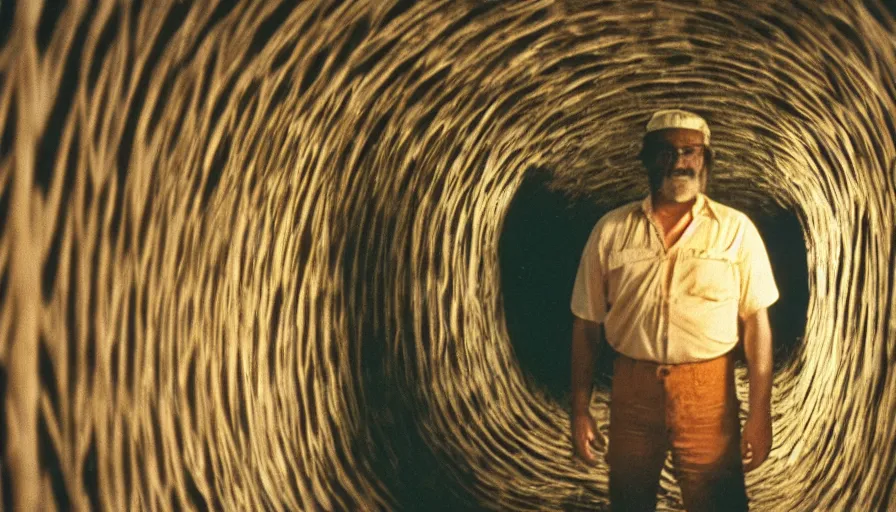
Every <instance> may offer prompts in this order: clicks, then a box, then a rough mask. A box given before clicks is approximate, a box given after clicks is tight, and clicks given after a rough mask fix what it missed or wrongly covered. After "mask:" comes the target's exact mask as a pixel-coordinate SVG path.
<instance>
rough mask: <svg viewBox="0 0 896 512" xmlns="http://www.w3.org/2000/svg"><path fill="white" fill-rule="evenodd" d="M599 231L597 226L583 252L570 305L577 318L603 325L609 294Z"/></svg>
mask: <svg viewBox="0 0 896 512" xmlns="http://www.w3.org/2000/svg"><path fill="white" fill-rule="evenodd" d="M599 231H600V230H599V229H598V226H595V228H594V229H593V230H592V231H591V236H589V237H588V243H586V244H585V249H584V250H583V251H582V259H581V260H580V261H579V270H578V272H577V273H576V281H575V284H574V285H573V288H572V301H571V304H570V308H571V309H572V313H573V314H574V315H575V316H577V317H579V318H582V319H584V320H590V321H592V322H595V323H602V322H603V321H604V317H605V316H606V315H607V292H606V284H605V283H604V273H603V267H602V265H601V256H600V243H599V242H600V237H599Z"/></svg>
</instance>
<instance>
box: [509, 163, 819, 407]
mask: <svg viewBox="0 0 896 512" xmlns="http://www.w3.org/2000/svg"><path fill="white" fill-rule="evenodd" d="M550 180H551V175H550V173H549V172H546V171H541V170H536V169H530V170H529V172H527V174H526V177H525V178H524V180H523V183H522V184H521V186H520V187H519V189H518V190H517V192H516V195H515V196H514V198H513V200H512V202H511V205H510V208H509V211H508V213H507V217H506V220H505V223H504V227H503V231H502V233H501V239H500V242H499V253H500V263H499V264H500V269H501V288H502V292H503V301H504V312H505V319H506V322H507V330H508V334H509V336H510V340H511V343H512V345H513V349H514V351H515V355H516V357H517V360H518V361H519V364H520V367H521V369H522V371H523V373H524V374H525V375H526V376H527V377H528V378H529V379H531V381H532V383H533V384H534V385H535V386H537V387H538V388H540V389H542V390H543V391H545V392H546V393H547V394H548V395H549V396H551V397H553V398H555V399H562V398H563V397H564V396H568V393H569V378H570V362H571V361H570V338H571V335H572V320H573V317H572V313H571V312H570V310H569V298H570V294H571V293H572V285H573V281H574V280H575V275H576V270H577V269H578V264H579V258H580V256H581V252H582V249H583V248H584V246H585V243H586V241H587V239H588V235H589V234H590V232H591V229H592V228H593V226H594V224H595V222H597V220H598V219H599V218H600V217H601V216H603V215H604V214H605V213H607V212H609V211H610V210H612V209H613V208H615V207H616V206H620V205H622V204H624V203H625V202H627V201H628V199H624V200H622V199H620V200H619V201H615V202H612V203H609V202H608V205H607V206H600V205H598V204H597V203H596V202H594V201H593V200H590V199H588V198H583V199H570V198H569V196H568V195H567V194H565V193H564V192H563V191H559V190H552V189H551V187H550V186H549V182H550ZM710 196H711V197H713V199H715V200H717V201H720V202H722V203H725V202H726V201H725V199H724V197H721V199H720V196H719V194H713V193H712V192H710ZM745 213H746V214H747V215H749V216H750V218H751V219H752V220H753V222H754V223H755V224H756V227H757V229H758V230H759V232H760V234H761V235H762V238H763V240H764V241H765V244H766V248H767V250H768V254H769V259H770V260H771V264H772V268H773V271H774V275H775V281H776V283H777V285H778V289H779V291H780V294H781V297H780V299H779V300H778V302H777V303H775V304H774V305H773V306H772V307H771V308H770V309H769V319H770V322H771V325H772V332H773V336H774V344H775V353H774V362H775V370H776V371H779V370H780V369H781V368H783V367H784V366H785V365H786V364H787V363H788V362H789V361H790V360H791V358H792V357H793V356H794V354H795V353H796V351H797V349H798V348H799V346H800V344H801V343H802V339H803V335H804V331H805V325H806V314H807V310H808V303H809V290H808V269H807V265H806V256H807V253H806V244H805V241H804V238H803V234H802V228H801V226H800V223H799V220H798V218H797V216H796V215H795V214H794V213H793V212H791V211H788V210H785V209H780V210H778V211H776V212H773V213H769V212H760V211H745ZM603 354H606V352H604V353H603ZM741 357H742V354H741ZM611 364H612V359H611V357H607V356H606V355H602V356H601V357H599V359H598V362H597V368H596V372H595V373H596V381H597V384H598V385H599V386H602V387H609V383H610V375H611Z"/></svg>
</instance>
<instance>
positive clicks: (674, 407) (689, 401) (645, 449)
mask: <svg viewBox="0 0 896 512" xmlns="http://www.w3.org/2000/svg"><path fill="white" fill-rule="evenodd" d="M738 409H739V405H738V400H737V396H736V394H735V387H734V357H733V355H732V354H731V353H729V354H727V355H724V356H722V357H719V358H716V359H712V360H709V361H701V362H698V363H687V364H677V365H661V364H657V363H651V362H646V361H638V360H635V359H630V358H627V357H625V356H622V355H620V356H618V357H617V358H616V361H615V363H614V366H613V391H612V398H611V402H610V436H609V437H610V439H609V443H610V445H609V451H608V453H607V461H608V463H609V465H610V505H611V509H612V510H614V511H638V512H641V511H647V510H649V511H652V510H655V509H656V499H657V497H656V494H657V490H658V487H659V475H660V471H661V470H662V467H663V464H664V462H665V460H666V451H667V450H669V449H671V450H672V460H673V464H674V467H675V474H676V477H677V479H678V483H679V485H680V486H681V495H682V500H683V501H684V506H685V508H686V509H687V510H688V511H690V512H697V511H704V510H705V511H710V510H712V511H715V510H719V511H725V512H736V511H745V510H747V495H746V490H745V486H744V474H743V468H742V465H741V457H740V422H739V421H738Z"/></svg>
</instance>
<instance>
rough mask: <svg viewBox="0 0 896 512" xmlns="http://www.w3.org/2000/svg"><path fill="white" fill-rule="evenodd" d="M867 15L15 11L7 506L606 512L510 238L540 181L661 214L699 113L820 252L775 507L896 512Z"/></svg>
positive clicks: (887, 153) (478, 0) (626, 7)
mask: <svg viewBox="0 0 896 512" xmlns="http://www.w3.org/2000/svg"><path fill="white" fill-rule="evenodd" d="M865 4H866V5H863V4H862V3H859V2H828V3H824V5H821V3H819V2H815V1H814V0H799V1H795V2H791V1H786V2H785V1H777V2H770V3H766V4H763V5H761V6H758V7H748V6H747V5H746V4H744V3H741V2H721V1H720V2H693V3H681V4H679V3H678V2H652V1H638V2H633V1H622V0H619V1H609V2H597V1H586V0H581V1H579V0H557V1H554V2H549V1H536V0H525V1H519V2H503V1H486V0H475V1H474V0H465V1H448V0H443V1H438V0H427V1H422V2H416V3H414V2H407V1H403V0H390V1H373V0H369V1H352V2H337V1H331V0H310V1H305V2H292V1H281V2H249V1H246V2H227V1H223V0H210V1H171V2H164V1H145V2H130V1H128V2H113V1H111V0H104V1H100V2H96V3H95V5H93V4H91V3H89V2H71V4H70V5H67V6H65V7H59V6H57V3H56V2H47V3H44V2H40V1H22V2H0V44H3V46H2V51H0V77H2V82H0V83H2V86H0V87H2V89H0V125H2V126H3V128H2V141H0V219H2V221H0V269H2V274H0V395H2V397H0V400H2V401H3V407H4V408H3V411H4V412H3V414H4V416H3V420H2V421H0V424H2V429H3V430H2V432H0V434H2V439H0V440H2V450H3V452H2V467H0V477H2V478H0V479H2V483H3V485H2V487H0V493H2V500H3V508H5V509H14V510H29V509H39V510H45V509H47V508H53V506H54V504H55V507H56V508H59V509H69V508H74V509H79V510H80V509H104V510H154V509H162V510H168V509H181V508H185V509H194V508H195V509H211V510H266V509H272V510H381V509H387V510H391V509H405V510H432V509H435V508H437V507H441V508H440V509H454V510H469V509H474V510H475V509H487V510H593V509H596V510H601V509H604V508H605V507H606V503H607V489H606V484H607V468H606V466H602V467H598V468H596V469H591V468H586V467H585V466H584V465H581V464H579V463H577V462H574V461H573V460H572V458H571V444H570V439H569V403H568V399H567V400H564V399H563V397H562V396H560V397H557V396H555V395H553V394H550V393H546V392H545V391H544V390H543V389H542V388H541V387H540V386H539V385H538V383H537V379H533V378H531V375H530V374H529V373H527V372H526V371H525V370H524V369H523V367H522V366H521V365H520V363H519V360H518V358H517V354H516V352H515V349H514V340H513V339H512V338H513V337H512V335H511V333H510V332H509V330H508V326H507V316H506V311H505V303H506V301H507V300H509V299H508V297H507V296H506V294H507V293H508V291H507V290H506V289H504V288H502V275H501V266H500V264H499V257H500V251H499V246H500V244H499V241H500V239H501V236H502V232H503V230H504V228H505V223H506V221H507V220H508V211H509V208H510V205H511V202H512V200H513V199H514V197H515V195H516V194H517V192H518V191H519V190H520V187H521V186H522V184H523V183H524V180H525V179H526V177H527V171H530V170H532V169H537V170H538V171H536V172H538V173H543V174H544V176H543V179H544V181H545V183H546V185H545V186H546V187H548V188H550V189H551V190H555V191H558V193H560V194H561V195H562V196H563V197H566V198H569V200H570V201H577V202H579V203H580V204H581V203H582V202H590V203H592V204H594V207H595V208H596V209H598V210H600V209H607V208H609V207H611V206H613V205H618V204H621V203H622V202H625V201H630V200H634V199H635V198H638V197H643V195H644V194H645V193H646V192H647V181H646V178H645V175H644V172H643V170H642V169H641V167H640V163H639V162H638V160H637V152H638V146H639V143H640V138H641V134H642V130H643V127H644V123H645V122H646V119H647V118H648V116H649V114H650V113H651V112H653V111H655V110H657V109H660V108H680V107H689V108H692V109H694V110H696V111H699V112H700V113H701V114H702V115H704V116H705V117H706V118H707V120H708V122H709V124H710V125H711V126H712V127H713V146H714V147H715V148H716V150H717V152H718V154H717V159H716V163H715V170H714V176H713V180H712V182H711V194H713V197H715V198H716V199H718V200H720V201H722V202H725V203H727V204H730V205H732V206H735V207H737V208H741V209H743V210H745V211H750V212H757V213H758V214H760V215H761V214H763V213H767V214H768V215H769V218H772V217H773V216H774V215H777V214H780V213H781V212H785V213H787V214H789V215H791V216H792V217H795V218H796V219H798V221H799V226H800V228H801V230H802V237H803V239H804V242H795V245H797V246H800V245H802V244H804V245H805V255H806V257H805V260H806V267H805V268H806V269H808V274H807V275H808V283H807V288H808V309H807V313H806V316H805V318H804V317H802V316H801V315H796V317H795V318H793V319H792V322H793V323H795V324H796V325H803V324H804V325H805V330H804V331H805V332H804V336H803V337H802V338H801V340H800V341H799V343H798V344H796V345H794V347H793V349H792V351H791V352H790V354H789V355H788V357H787V359H786V360H785V361H783V362H782V365H781V367H780V368H779V370H778V371H777V373H776V377H775V389H774V395H773V415H774V418H773V420H774V437H775V441H774V446H773V448H772V452H771V455H770V458H769V460H768V461H767V462H766V463H765V464H764V465H762V466H761V467H760V468H759V469H757V470H756V471H754V472H752V473H749V474H748V475H747V484H748V493H749V495H750V499H751V503H752V506H753V509H754V510H794V511H810V510H812V511H814V510H885V509H888V507H889V508H894V507H896V413H894V411H896V379H894V371H896V365H894V362H896V359H894V354H896V316H894V302H896V301H894V293H896V280H894V275H896V264H894V261H896V228H894V215H896V212H894V205H896V22H894V16H893V14H892V13H891V12H889V11H887V10H886V8H885V7H883V6H882V5H881V4H880V3H879V2H877V1H876V0H869V1H868V2H866V3H865ZM750 5H752V4H750ZM530 172H531V171H530ZM558 243H560V244H563V243H564V242H563V241H562V240H561V241H560V242H558ZM569 243H570V244H573V245H574V243H573V241H570V242H569ZM579 248H580V247H579ZM558 250H559V251H560V252H563V253H564V254H573V256H574V257H578V254H576V253H575V251H576V249H575V248H572V245H570V246H569V247H566V246H563V247H560V248H559V249H558ZM551 254H552V253H551V252H550V251H547V252H546V253H545V255H546V256H545V257H544V258H540V257H539V258H535V260H536V263H537V264H541V265H546V266H548V265H552V261H551V259H550V256H551ZM572 270H573V271H574V268H573V269H572ZM776 271H777V272H781V269H780V268H778V269H776ZM573 277H574V275H573V274H569V276H568V279H569V281H568V283H565V282H557V283H556V284H555V286H557V287H558V289H559V288H563V287H565V288H564V289H566V290H571V287H572V279H573ZM779 278H782V276H781V275H779ZM560 281H562V279H560ZM779 282H785V283H786V282H787V276H786V275H785V276H783V281H780V279H779ZM564 296H565V297H568V293H566V292H564ZM569 321H570V322H571V321H572V319H571V317H569ZM799 331H800V332H801V333H802V330H801V329H800V330H799ZM543 343H545V344H549V345H551V346H553V347H554V348H553V350H556V351H557V352H562V353H564V354H567V353H568V351H569V339H568V338H562V339H544V340H543ZM557 371H558V372H567V371H568V368H567V367H560V368H558V369H557ZM738 377H739V379H740V384H741V386H743V385H744V375H743V369H741V370H740V373H739V374H738ZM567 379H568V375H567V374H566V373H564V374H563V375H562V376H561V380H563V381H566V380H567ZM740 391H741V393H742V394H743V393H745V388H743V387H742V388H741V390H740ZM742 398H743V397H742ZM596 400H597V402H598V403H596V404H595V407H594V410H595V412H596V413H605V408H604V407H603V406H602V405H601V404H600V403H599V402H606V401H607V400H608V395H607V393H606V392H605V391H604V392H602V393H598V394H597V396H596ZM603 423H604V425H605V424H606V418H604V419H603ZM659 507H660V509H661V510H680V509H681V502H680V494H679V491H678V489H677V485H676V483H675V481H674V479H673V478H672V476H671V473H669V472H668V471H666V472H664V475H663V480H662V493H661V496H660V500H659Z"/></svg>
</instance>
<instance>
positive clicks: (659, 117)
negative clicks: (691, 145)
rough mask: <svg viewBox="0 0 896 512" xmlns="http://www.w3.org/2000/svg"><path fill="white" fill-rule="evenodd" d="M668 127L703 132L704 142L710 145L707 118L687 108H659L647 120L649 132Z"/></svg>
mask: <svg viewBox="0 0 896 512" xmlns="http://www.w3.org/2000/svg"><path fill="white" fill-rule="evenodd" d="M667 128H685V129H688V130H697V131H698V132H702V133H703V143H704V144H706V145H707V146H709V125H708V124H706V120H705V119H703V118H702V117H700V116H698V115H697V114H695V113H693V112H688V111H687V110H676V109H672V110H658V111H656V112H655V113H654V114H653V117H651V118H650V121H648V122H647V132H646V133H650V132H655V131H657V130H665V129H667Z"/></svg>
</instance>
